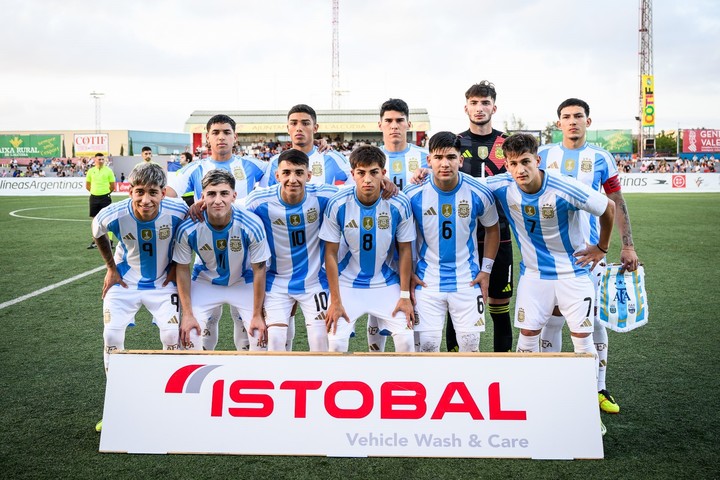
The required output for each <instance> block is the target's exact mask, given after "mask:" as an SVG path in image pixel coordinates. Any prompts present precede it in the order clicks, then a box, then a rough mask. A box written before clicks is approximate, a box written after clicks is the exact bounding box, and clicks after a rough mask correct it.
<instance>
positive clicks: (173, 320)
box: [168, 315, 179, 324]
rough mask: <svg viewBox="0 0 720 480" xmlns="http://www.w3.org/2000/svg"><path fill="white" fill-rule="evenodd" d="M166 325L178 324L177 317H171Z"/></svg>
mask: <svg viewBox="0 0 720 480" xmlns="http://www.w3.org/2000/svg"><path fill="white" fill-rule="evenodd" d="M168 323H174V324H177V323H179V322H178V319H177V316H176V315H173V317H172V318H171V319H170V320H168Z"/></svg>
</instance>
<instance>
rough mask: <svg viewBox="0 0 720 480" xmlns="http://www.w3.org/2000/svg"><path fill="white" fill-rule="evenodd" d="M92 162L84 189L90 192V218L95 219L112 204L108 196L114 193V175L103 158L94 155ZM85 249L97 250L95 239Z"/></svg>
mask: <svg viewBox="0 0 720 480" xmlns="http://www.w3.org/2000/svg"><path fill="white" fill-rule="evenodd" d="M94 161H95V166H94V167H92V168H89V169H88V171H87V175H86V178H85V189H86V190H87V191H88V192H90V200H89V201H90V218H95V216H96V215H97V214H98V213H99V212H100V210H102V209H103V208H105V207H107V206H108V205H110V204H111V203H112V199H111V198H110V194H111V193H112V192H114V191H115V174H114V173H113V171H112V169H111V168H110V167H108V166H106V165H105V156H104V155H103V154H102V153H96V154H95V158H94ZM87 248H88V250H89V249H91V248H97V244H96V243H95V239H93V241H92V243H90V245H88V247H87ZM110 248H111V249H112V246H111V247H110Z"/></svg>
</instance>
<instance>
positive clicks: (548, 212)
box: [540, 203, 555, 218]
mask: <svg viewBox="0 0 720 480" xmlns="http://www.w3.org/2000/svg"><path fill="white" fill-rule="evenodd" d="M540 214H541V215H542V217H543V218H553V217H555V209H554V208H553V206H552V205H550V204H549V203H546V204H545V205H543V206H542V208H541V209H540Z"/></svg>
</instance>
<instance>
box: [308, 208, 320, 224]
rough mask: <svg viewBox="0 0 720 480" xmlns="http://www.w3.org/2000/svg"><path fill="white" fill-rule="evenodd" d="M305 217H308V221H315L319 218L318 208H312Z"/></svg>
mask: <svg viewBox="0 0 720 480" xmlns="http://www.w3.org/2000/svg"><path fill="white" fill-rule="evenodd" d="M305 218H307V221H308V223H314V222H316V221H317V219H318V211H317V208H311V209H309V210H308V211H307V212H306V213H305Z"/></svg>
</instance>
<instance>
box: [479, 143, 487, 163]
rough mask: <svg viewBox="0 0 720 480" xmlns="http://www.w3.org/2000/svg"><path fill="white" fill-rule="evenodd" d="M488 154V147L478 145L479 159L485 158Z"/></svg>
mask: <svg viewBox="0 0 720 480" xmlns="http://www.w3.org/2000/svg"><path fill="white" fill-rule="evenodd" d="M489 154H490V151H489V150H488V147H485V146H482V147H478V157H479V158H480V160H485V159H486V158H487V157H488V155H489Z"/></svg>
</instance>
